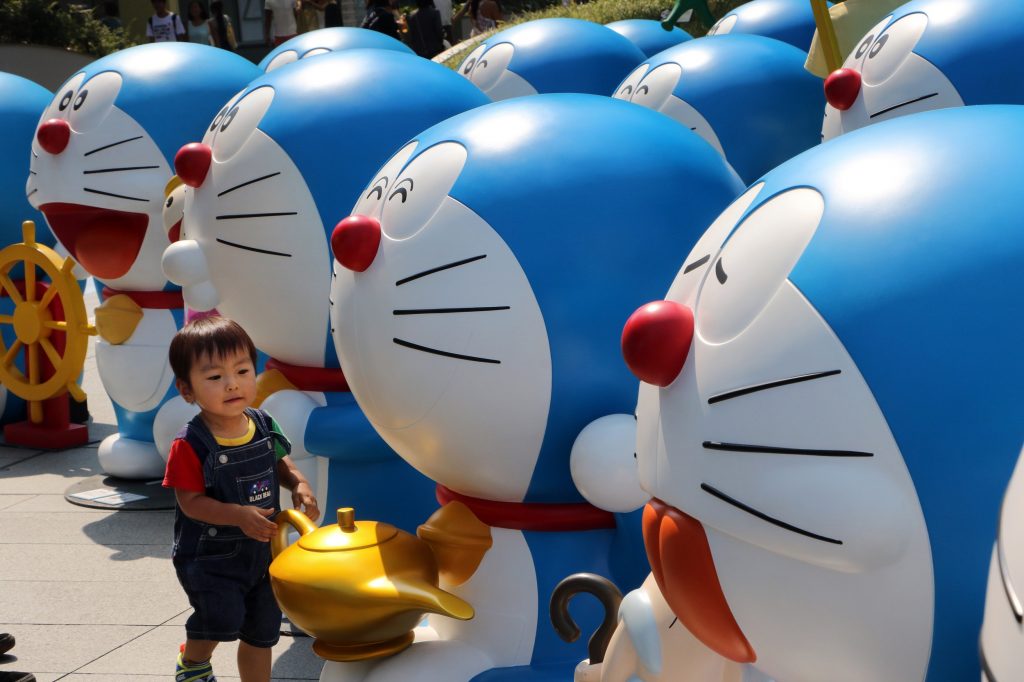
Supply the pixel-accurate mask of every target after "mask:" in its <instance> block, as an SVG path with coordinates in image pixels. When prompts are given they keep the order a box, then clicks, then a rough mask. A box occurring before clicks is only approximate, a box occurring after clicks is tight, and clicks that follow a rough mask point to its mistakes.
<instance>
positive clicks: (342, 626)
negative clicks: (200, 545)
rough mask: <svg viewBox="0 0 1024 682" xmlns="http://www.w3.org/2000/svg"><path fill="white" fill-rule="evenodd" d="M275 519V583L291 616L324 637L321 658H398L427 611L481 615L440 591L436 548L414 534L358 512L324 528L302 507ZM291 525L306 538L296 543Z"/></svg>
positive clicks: (317, 645) (317, 648) (318, 648)
mask: <svg viewBox="0 0 1024 682" xmlns="http://www.w3.org/2000/svg"><path fill="white" fill-rule="evenodd" d="M275 520H276V522H277V524H278V529H277V535H276V536H275V537H274V538H273V540H272V541H271V551H272V553H273V556H274V560H273V562H272V563H271V564H270V584H271V587H272V588H273V590H274V596H275V597H276V598H277V602H278V604H280V606H281V610H282V611H284V613H285V614H286V615H287V616H288V619H289V620H291V622H293V623H295V625H297V626H298V627H300V628H301V629H302V630H304V631H305V632H308V633H309V634H310V635H312V636H313V637H315V638H316V639H315V641H314V643H313V651H314V652H316V654H317V655H318V656H320V657H321V658H325V659H327V660H330V661H358V660H365V659H370V658H379V657H383V656H390V655H393V654H396V653H398V652H400V651H402V650H403V649H405V648H406V647H408V646H409V645H410V644H412V640H413V632H412V631H413V628H414V627H416V625H417V624H418V623H419V622H420V621H421V620H422V618H423V616H424V615H425V614H427V613H437V614H442V615H445V616H450V617H452V618H458V619H459V620H469V619H470V618H472V617H473V607H472V606H470V605H469V604H468V603H467V602H465V601H464V600H462V599H460V598H459V597H457V596H455V595H454V594H451V593H449V592H445V591H444V590H442V589H440V588H439V587H438V563H437V559H436V558H435V557H434V554H433V552H432V551H431V546H430V545H428V544H427V543H426V542H424V541H422V540H420V539H419V538H417V537H416V536H414V535H412V534H410V533H406V532H405V531H403V530H400V529H398V528H395V527H394V526H392V525H390V524H387V523H378V522H375V521H356V520H355V512H354V510H353V509H352V508H350V507H344V508H342V509H339V510H338V523H337V524H331V525H329V526H324V527H323V528H317V527H316V526H315V525H314V524H313V522H312V521H310V520H309V518H308V517H307V516H306V515H305V514H303V513H302V512H299V511H296V510H294V509H285V510H283V511H281V513H279V514H278V515H277V518H276V519H275ZM289 526H292V527H294V528H295V529H296V530H298V531H299V533H300V534H301V536H302V537H300V538H299V540H298V541H297V542H296V543H295V544H293V545H290V546H289V545H288V531H289Z"/></svg>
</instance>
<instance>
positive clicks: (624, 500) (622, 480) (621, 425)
mask: <svg viewBox="0 0 1024 682" xmlns="http://www.w3.org/2000/svg"><path fill="white" fill-rule="evenodd" d="M569 470H570V472H571V473H572V480H573V483H575V484H576V488H577V489H578V490H579V491H580V493H581V494H582V495H583V497H584V498H586V500H587V502H590V504H592V505H594V506H595V507H598V508H599V509H604V510H606V511H610V512H616V513H627V512H631V511H635V510H637V509H639V508H640V507H642V506H643V505H644V504H646V503H647V500H649V499H650V498H651V496H650V495H649V494H647V493H646V492H644V490H643V488H641V487H640V475H639V471H638V469H637V461H636V417H634V416H633V415H631V414H610V415H608V416H606V417H601V418H600V419H595V420H594V421H592V422H590V423H589V424H587V425H586V426H585V427H584V428H583V430H582V431H580V434H579V435H578V436H577V437H576V441H575V442H574V443H573V445H572V452H571V454H570V455H569Z"/></svg>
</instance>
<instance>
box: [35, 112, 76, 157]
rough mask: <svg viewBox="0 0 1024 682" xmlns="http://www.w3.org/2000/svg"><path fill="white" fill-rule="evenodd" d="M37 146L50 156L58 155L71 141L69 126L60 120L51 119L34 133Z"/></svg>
mask: <svg viewBox="0 0 1024 682" xmlns="http://www.w3.org/2000/svg"><path fill="white" fill-rule="evenodd" d="M36 139H37V140H39V146H40V147H42V148H43V149H45V150H46V151H48V152H49V153H51V154H60V153H61V152H62V151H64V149H65V148H67V146H68V141H69V140H70V139H71V125H70V124H69V123H68V122H67V121H65V120H64V119H62V118H51V119H50V120H49V121H47V122H46V123H43V124H42V125H40V126H39V130H37V131H36Z"/></svg>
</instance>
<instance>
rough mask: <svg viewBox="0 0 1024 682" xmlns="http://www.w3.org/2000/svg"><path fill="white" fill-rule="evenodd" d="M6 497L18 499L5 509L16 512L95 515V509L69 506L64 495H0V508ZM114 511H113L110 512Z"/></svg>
mask: <svg viewBox="0 0 1024 682" xmlns="http://www.w3.org/2000/svg"><path fill="white" fill-rule="evenodd" d="M6 497H18V498H20V499H19V500H18V502H16V503H15V504H12V505H10V506H9V507H7V509H9V510H11V511H17V512H33V513H36V514H40V513H51V512H53V513H61V514H64V513H67V514H71V513H77V512H86V513H90V512H91V513H96V512H97V511H100V510H97V509H91V508H89V507H82V506H79V505H77V504H71V503H70V502H68V501H67V500H66V499H64V495H57V494H49V495H0V508H3V500H4V498H6ZM111 511H114V510H111Z"/></svg>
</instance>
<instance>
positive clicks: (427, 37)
mask: <svg viewBox="0 0 1024 682" xmlns="http://www.w3.org/2000/svg"><path fill="white" fill-rule="evenodd" d="M416 7H417V9H416V11H415V12H413V13H412V14H410V15H409V20H408V23H409V32H408V33H407V34H406V42H407V43H409V47H411V48H412V50H413V52H415V53H416V54H418V55H419V56H421V57H424V58H426V59H431V58H433V57H434V55H436V54H440V53H441V51H442V50H444V29H443V28H442V26H441V13H440V12H438V11H437V8H436V7H435V6H434V0H416Z"/></svg>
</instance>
